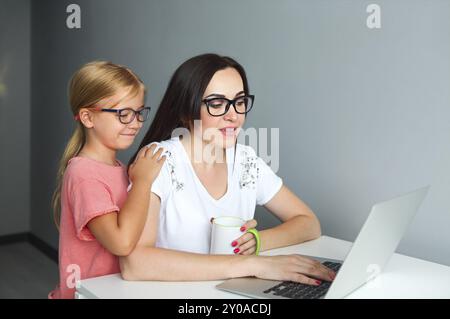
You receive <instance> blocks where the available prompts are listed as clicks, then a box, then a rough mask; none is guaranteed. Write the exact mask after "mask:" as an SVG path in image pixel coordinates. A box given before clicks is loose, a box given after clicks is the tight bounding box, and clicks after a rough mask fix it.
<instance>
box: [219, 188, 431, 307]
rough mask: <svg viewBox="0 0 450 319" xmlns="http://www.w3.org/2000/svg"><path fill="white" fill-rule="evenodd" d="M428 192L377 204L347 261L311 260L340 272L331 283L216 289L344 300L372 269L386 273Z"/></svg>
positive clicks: (253, 283) (239, 282) (259, 283)
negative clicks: (386, 266) (387, 265)
mask: <svg viewBox="0 0 450 319" xmlns="http://www.w3.org/2000/svg"><path fill="white" fill-rule="evenodd" d="M428 189H429V186H427V187H423V188H420V189H418V190H416V191H412V192H410V193H408V194H405V195H403V196H400V197H397V198H394V199H391V200H388V201H385V202H382V203H378V204H376V205H374V206H373V207H372V211H371V212H370V215H369V217H368V218H367V220H366V222H365V223H364V226H363V227H362V229H361V231H360V232H359V235H358V237H357V238H356V240H355V242H354V244H353V246H352V248H351V250H350V252H349V253H348V254H347V256H346V257H345V260H344V261H341V260H333V259H326V258H319V257H311V258H314V259H316V260H319V261H320V262H322V263H323V264H324V265H325V266H327V267H329V268H331V269H333V270H335V271H336V272H337V276H336V278H335V279H334V281H333V282H332V283H329V282H325V281H323V282H322V284H321V285H319V286H310V285H304V284H299V283H293V282H281V281H273V280H264V279H257V278H248V277H247V278H234V279H229V280H227V281H225V282H223V283H222V284H219V285H217V286H216V287H217V288H218V289H221V290H225V291H228V292H232V293H236V294H240V295H245V296H249V297H253V298H277V299H279V298H282V299H284V298H295V299H315V298H327V299H337V298H343V297H345V296H347V295H348V294H350V293H351V292H353V291H354V290H356V289H358V288H359V287H361V286H362V285H364V284H365V283H366V282H367V281H368V279H369V278H368V271H369V270H370V269H374V267H376V272H375V273H376V274H379V273H380V272H381V271H382V270H383V268H384V266H385V265H386V263H387V262H388V261H389V259H390V257H391V256H392V255H393V254H394V252H395V249H396V248H397V245H398V243H399V242H400V240H401V239H402V237H403V234H404V233H405V231H406V229H407V228H408V226H409V225H410V223H411V221H412V220H413V218H414V216H415V215H416V212H417V210H418V209H419V206H420V205H421V203H422V201H423V200H424V198H425V196H426V195H427V193H428ZM374 277H376V275H374V274H373V273H371V275H370V279H373V278H374Z"/></svg>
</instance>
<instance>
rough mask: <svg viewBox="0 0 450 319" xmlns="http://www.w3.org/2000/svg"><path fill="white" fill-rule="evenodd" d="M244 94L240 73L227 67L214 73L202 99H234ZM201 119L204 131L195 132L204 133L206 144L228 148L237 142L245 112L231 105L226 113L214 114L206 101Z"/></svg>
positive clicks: (203, 137) (202, 108)
mask: <svg viewBox="0 0 450 319" xmlns="http://www.w3.org/2000/svg"><path fill="white" fill-rule="evenodd" d="M243 95H245V92H244V83H243V82H242V78H241V76H240V74H239V73H238V71H236V70H235V69H233V68H226V69H223V70H220V71H217V72H216V73H215V74H214V76H213V77H212V79H211V81H210V82H209V84H208V87H207V88H206V90H205V93H204V94H203V98H202V100H205V99H206V100H209V99H212V98H227V99H229V100H234V99H235V98H237V97H239V96H243ZM200 119H201V123H202V130H201V131H202V132H201V133H200V132H198V131H196V132H195V134H196V135H198V134H199V133H200V134H202V140H203V141H204V143H206V144H209V143H213V144H214V145H215V146H217V147H221V148H228V147H231V146H234V144H235V143H236V140H237V136H238V133H239V130H240V128H241V127H242V125H244V121H245V114H239V113H236V110H235V109H234V107H233V106H232V105H230V107H229V109H228V112H226V113H225V114H223V115H221V116H212V115H211V114H210V113H209V112H208V109H207V106H206V105H205V103H202V106H201V109H200ZM197 130H198V128H197Z"/></svg>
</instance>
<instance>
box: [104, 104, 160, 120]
mask: <svg viewBox="0 0 450 319" xmlns="http://www.w3.org/2000/svg"><path fill="white" fill-rule="evenodd" d="M150 109H151V108H150V107H149V106H146V107H142V108H140V109H139V110H137V111H135V110H133V109H131V108H128V107H127V108H123V109H97V110H98V111H101V112H110V113H116V114H117V117H118V118H119V121H120V123H122V124H130V123H131V122H133V121H134V118H137V120H138V122H141V123H142V122H145V121H146V120H147V118H148V114H149V113H150Z"/></svg>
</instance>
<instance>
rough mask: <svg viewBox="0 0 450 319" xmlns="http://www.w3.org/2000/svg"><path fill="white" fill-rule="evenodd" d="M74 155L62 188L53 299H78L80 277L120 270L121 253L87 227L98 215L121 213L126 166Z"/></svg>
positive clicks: (125, 191)
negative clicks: (77, 285)
mask: <svg viewBox="0 0 450 319" xmlns="http://www.w3.org/2000/svg"><path fill="white" fill-rule="evenodd" d="M118 164H119V166H111V165H107V164H104V163H101V162H97V161H95V160H92V159H89V158H84V157H74V158H72V159H71V160H70V161H69V163H68V165H67V169H66V172H65V173H64V179H63V184H62V187H61V223H60V232H59V278H60V283H59V286H58V287H57V288H56V289H55V290H54V291H52V292H51V293H50V294H49V298H74V292H75V287H76V286H75V285H76V280H80V279H86V278H91V277H97V276H103V275H108V274H114V273H118V272H120V268H119V260H118V258H117V256H114V255H113V254H111V253H110V252H109V251H108V250H106V249H105V248H104V247H103V246H102V245H101V244H100V243H99V242H98V241H97V240H96V239H95V237H94V236H93V235H92V233H91V232H90V231H89V228H88V227H87V224H88V223H89V221H90V220H91V219H93V218H95V217H98V216H101V215H104V214H108V213H114V212H119V211H120V209H121V208H122V206H123V204H124V202H125V200H126V197H127V186H128V177H127V173H126V167H125V166H124V165H123V164H122V163H120V162H119V161H118Z"/></svg>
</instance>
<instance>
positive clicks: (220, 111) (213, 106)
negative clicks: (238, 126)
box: [202, 95, 255, 116]
mask: <svg viewBox="0 0 450 319" xmlns="http://www.w3.org/2000/svg"><path fill="white" fill-rule="evenodd" d="M254 100H255V96H254V95H243V96H239V97H237V98H235V99H233V100H229V99H227V98H224V97H212V98H207V99H204V100H202V102H203V103H205V105H206V109H207V110H208V113H209V114H210V115H212V116H222V115H224V114H226V113H227V112H228V110H229V109H230V105H233V107H234V110H235V111H236V113H238V114H247V113H248V112H250V110H251V109H252V106H253V101H254Z"/></svg>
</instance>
